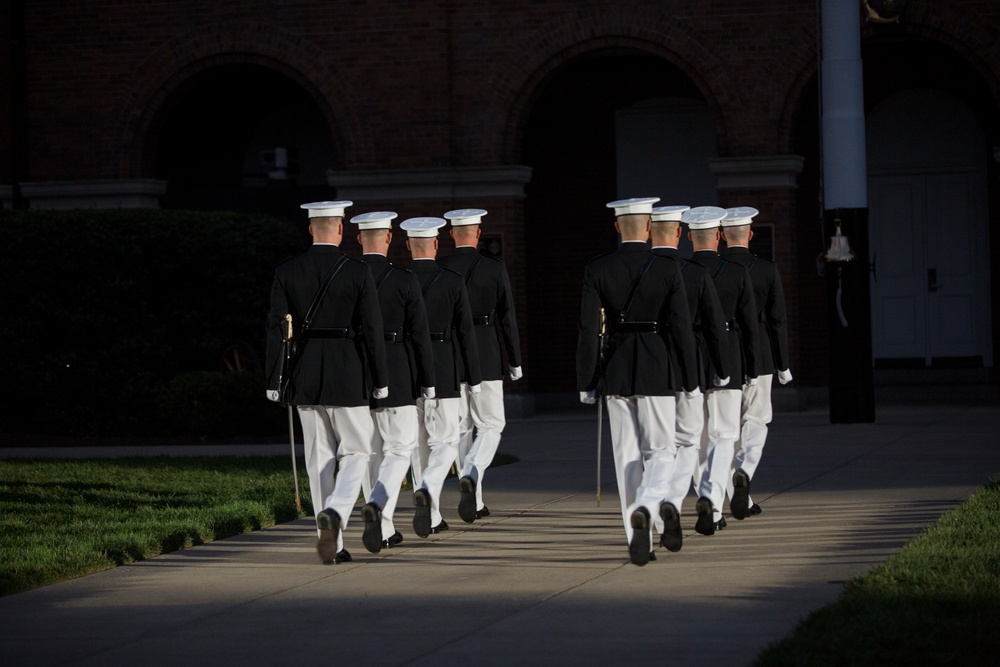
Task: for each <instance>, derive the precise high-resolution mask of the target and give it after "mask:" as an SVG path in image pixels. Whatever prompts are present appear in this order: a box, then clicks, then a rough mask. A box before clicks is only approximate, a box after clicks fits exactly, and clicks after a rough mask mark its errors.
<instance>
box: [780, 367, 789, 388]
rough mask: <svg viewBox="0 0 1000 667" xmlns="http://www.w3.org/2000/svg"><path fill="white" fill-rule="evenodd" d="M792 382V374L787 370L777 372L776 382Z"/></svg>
mask: <svg viewBox="0 0 1000 667" xmlns="http://www.w3.org/2000/svg"><path fill="white" fill-rule="evenodd" d="M791 381H792V372H791V371H790V370H788V369H787V368H786V369H785V370H783V371H778V382H780V383H781V384H788V383H789V382H791Z"/></svg>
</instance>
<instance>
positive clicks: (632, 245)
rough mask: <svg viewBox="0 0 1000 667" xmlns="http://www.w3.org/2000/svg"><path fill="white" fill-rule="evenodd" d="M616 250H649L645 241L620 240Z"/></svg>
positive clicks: (630, 251)
mask: <svg viewBox="0 0 1000 667" xmlns="http://www.w3.org/2000/svg"><path fill="white" fill-rule="evenodd" d="M618 252H628V253H640V252H649V246H647V245H646V242H645V241H622V242H621V245H619V246H618Z"/></svg>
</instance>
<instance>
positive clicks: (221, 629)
mask: <svg viewBox="0 0 1000 667" xmlns="http://www.w3.org/2000/svg"><path fill="white" fill-rule="evenodd" d="M595 412H596V411H595V410H592V411H589V412H573V413H565V414H560V415H549V416H537V417H533V418H527V419H522V420H516V421H512V422H511V423H509V424H508V427H507V430H506V432H505V434H504V441H503V443H502V444H501V447H500V449H501V451H504V452H509V453H512V454H516V455H517V456H519V457H520V458H521V461H520V462H519V463H516V464H513V465H507V466H503V467H500V468H497V469H495V470H492V471H491V472H490V473H489V475H488V476H487V478H486V498H487V504H488V505H489V506H490V508H491V510H492V512H493V515H492V516H490V517H489V518H487V519H484V520H481V521H478V522H476V523H475V524H472V525H468V524H464V523H462V521H461V520H460V519H459V518H458V516H457V513H456V511H455V509H454V508H455V507H456V505H457V501H458V493H457V488H456V487H457V484H456V482H455V481H454V480H450V481H449V483H448V484H447V486H446V490H445V494H444V497H443V502H444V504H445V505H446V507H447V509H446V510H445V518H446V520H447V521H448V523H449V524H450V525H451V526H452V529H451V530H449V531H447V532H444V533H441V534H439V535H432V536H431V537H430V538H428V539H426V540H421V539H420V538H418V537H416V536H415V535H414V534H413V531H412V528H411V526H410V518H411V516H412V505H411V501H410V499H409V498H405V497H404V498H403V499H401V503H400V504H401V509H400V511H399V513H398V515H397V516H398V522H397V525H398V527H399V528H400V529H401V530H403V532H404V535H405V541H404V542H403V543H402V545H400V546H399V547H397V548H394V549H391V550H386V551H383V552H382V553H380V554H377V555H374V554H369V553H368V552H367V551H365V549H364V547H362V546H361V539H360V535H361V527H360V518H359V516H358V514H357V513H355V514H354V515H353V516H352V521H353V522H352V524H351V525H350V526H349V527H348V531H347V535H346V544H347V548H348V549H349V550H350V551H351V553H352V554H353V555H354V557H355V560H354V562H352V563H347V564H341V565H336V566H323V565H321V564H320V563H319V561H318V558H317V555H316V551H315V547H314V543H315V531H314V528H313V525H314V524H313V522H312V520H311V519H305V520H299V521H294V522H292V523H288V524H284V525H281V526H277V527H274V528H271V529H267V530H262V531H259V532H256V533H252V534H248V535H240V536H237V537H233V538H230V539H226V540H221V541H218V542H215V543H212V544H207V545H204V546H199V547H195V548H191V549H185V550H183V551H180V552H176V553H172V554H167V555H165V556H161V557H159V558H154V559H151V560H148V561H144V562H140V563H136V564H133V565H127V566H124V567H119V568H117V569H115V570H111V571H108V572H103V573H100V574H94V575H90V576H87V577H82V578H79V579H76V580H73V581H68V582H65V583H62V584H57V585H53V586H48V587H46V588H42V589H37V590H34V591H29V592H27V593H22V594H18V595H13V596H8V597H5V598H0V618H3V622H2V623H0V665H4V666H5V667H15V666H19V665H32V666H34V667H44V666H47V665H95V666H96V665H101V666H106V665H171V666H176V665H202V664H210V665H215V666H222V665H240V666H241V667H245V666H247V665H306V664H336V665H380V666H382V665H384V666H390V665H534V664H545V665H592V664H628V663H632V664H672V665H698V667H711V666H713V665H725V666H726V667H735V666H738V665H745V664H748V663H750V662H751V661H752V660H753V659H754V658H755V656H756V655H757V654H758V653H759V652H760V651H761V650H762V649H763V648H765V647H766V646H767V645H768V644H769V643H771V642H773V641H776V640H778V639H780V638H782V637H783V636H785V635H786V634H787V633H788V632H789V631H791V630H792V629H793V628H794V627H795V625H796V624H797V623H798V621H800V620H801V619H802V618H804V617H805V616H807V615H808V614H809V613H810V612H812V611H814V610H816V609H819V608H820V607H822V606H824V605H826V604H827V603H829V602H832V601H833V600H835V599H836V598H837V596H838V595H839V593H840V590H841V587H842V584H843V582H844V581H845V580H846V579H848V578H849V577H851V576H853V575H855V574H858V573H860V572H864V571H866V570H868V569H869V568H870V567H872V566H873V565H875V564H877V563H879V562H881V561H883V560H884V559H885V558H887V557H888V556H889V555H891V554H893V553H894V552H896V551H898V550H899V549H900V548H901V547H902V546H903V545H904V544H905V543H906V542H907V541H908V540H909V539H910V538H912V537H913V536H914V535H915V534H916V533H918V532H919V531H920V530H921V529H923V528H924V527H926V526H927V525H928V524H930V523H932V522H933V521H934V520H935V519H937V518H938V517H939V516H940V515H941V514H943V513H944V512H947V511H948V510H950V509H952V508H954V507H955V506H956V505H957V504H958V503H959V502H961V501H962V500H964V499H965V498H966V497H968V496H969V494H970V493H972V492H973V491H975V490H976V489H977V488H979V487H980V486H982V485H983V484H984V483H985V482H986V481H987V480H988V479H989V478H990V476H991V475H993V474H995V473H997V472H998V471H1000V435H998V434H1000V411H998V410H997V409H996V408H995V407H982V406H977V407H969V408H962V407H926V406H921V407H899V406H896V407H889V408H880V409H879V411H878V423H876V424H857V425H830V424H829V423H828V422H829V419H828V414H827V412H826V411H808V412H795V413H779V414H777V415H776V418H775V422H774V423H773V424H772V426H771V433H770V437H769V441H768V445H767V449H766V453H765V456H764V460H763V463H762V465H761V468H760V470H759V471H758V474H757V476H756V477H755V479H754V481H753V487H752V495H753V497H754V499H755V500H756V501H757V502H759V503H760V504H761V505H762V507H763V508H764V513H763V514H761V515H759V516H756V517H752V518H748V519H747V520H745V521H735V520H734V519H732V517H729V527H728V528H727V529H726V530H723V531H721V532H719V533H717V534H716V535H714V536H712V537H703V536H701V535H697V534H696V533H694V531H693V525H694V522H693V518H692V511H693V505H694V498H693V497H689V498H688V501H687V502H686V504H685V506H684V508H683V509H684V520H683V525H684V527H685V529H686V530H685V536H684V540H685V541H684V547H683V549H682V550H681V551H680V552H679V553H676V554H671V553H667V552H666V551H665V550H664V549H663V548H658V549H657V556H658V560H656V561H655V562H651V563H650V564H649V565H647V566H646V567H641V568H640V567H635V566H633V565H631V564H629V563H628V553H627V548H626V545H625V541H624V530H623V527H622V524H621V515H620V510H619V502H618V496H617V493H616V489H615V484H614V471H613V464H612V462H611V452H610V439H609V438H608V436H607V432H605V438H604V452H603V453H604V456H603V466H602V471H603V472H602V476H603V482H604V484H603V494H602V499H601V500H602V501H601V506H600V507H597V505H596V503H595V476H596V471H595V460H594V452H595V441H596V425H595ZM240 450H241V451H249V452H256V453H287V451H288V446H287V445H285V446H284V447H281V446H278V447H270V446H259V447H253V446H248V447H243V448H240ZM171 451H172V453H174V454H184V453H205V452H206V450H205V448H203V447H199V448H194V451H193V452H192V451H188V452H185V451H184V448H177V449H174V450H171ZM0 452H2V453H0V456H17V455H25V452H23V451H20V450H5V451H4V450H0ZM36 453H37V452H36ZM46 453H48V454H54V453H58V452H56V451H51V450H46ZM77 453H78V454H79V453H81V452H77ZM87 453H88V454H90V453H94V452H93V450H91V451H88V452H87ZM132 453H133V452H131V451H128V450H126V449H123V448H120V447H119V448H114V451H113V452H112V454H113V455H125V454H132ZM147 453H153V452H147ZM218 453H225V452H218ZM101 454H102V455H105V454H107V452H101Z"/></svg>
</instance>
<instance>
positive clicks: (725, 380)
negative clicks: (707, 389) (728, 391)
mask: <svg viewBox="0 0 1000 667" xmlns="http://www.w3.org/2000/svg"><path fill="white" fill-rule="evenodd" d="M712 384H714V385H715V386H716V387H725V386H726V385H727V384H729V376H728V375H727V376H726V377H724V378H720V377H719V376H718V375H716V376H715V378H714V379H713V380H712Z"/></svg>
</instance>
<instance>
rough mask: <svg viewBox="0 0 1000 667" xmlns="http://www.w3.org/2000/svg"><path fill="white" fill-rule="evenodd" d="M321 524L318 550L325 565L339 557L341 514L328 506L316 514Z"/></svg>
mask: <svg viewBox="0 0 1000 667" xmlns="http://www.w3.org/2000/svg"><path fill="white" fill-rule="evenodd" d="M316 523H317V525H318V526H319V541H318V542H316V551H317V552H319V559H320V560H321V561H323V564H324V565H329V564H330V563H333V562H335V561H336V559H337V537H338V536H339V535H340V515H339V514H337V513H336V512H335V511H333V510H332V509H330V508H327V509H325V510H323V511H322V512H320V513H319V514H317V515H316Z"/></svg>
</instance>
